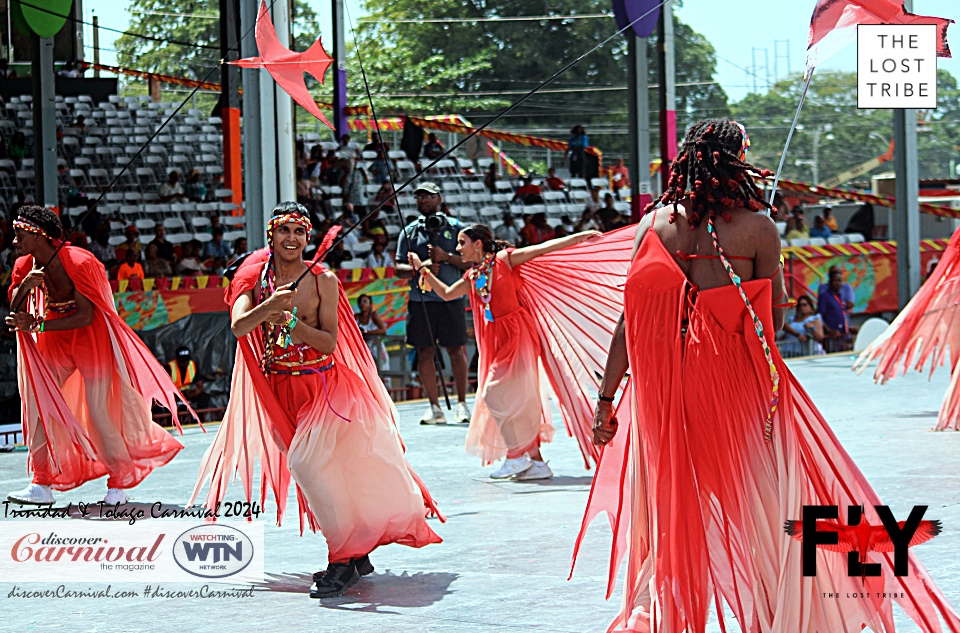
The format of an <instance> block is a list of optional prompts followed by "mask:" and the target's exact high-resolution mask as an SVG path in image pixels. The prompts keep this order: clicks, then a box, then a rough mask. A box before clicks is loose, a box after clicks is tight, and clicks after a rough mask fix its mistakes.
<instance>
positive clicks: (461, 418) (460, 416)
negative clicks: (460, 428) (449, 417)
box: [454, 402, 470, 424]
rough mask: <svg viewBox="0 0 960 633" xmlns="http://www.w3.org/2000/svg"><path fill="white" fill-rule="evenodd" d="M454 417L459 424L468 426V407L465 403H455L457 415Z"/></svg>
mask: <svg viewBox="0 0 960 633" xmlns="http://www.w3.org/2000/svg"><path fill="white" fill-rule="evenodd" d="M454 417H455V418H456V419H457V422H459V423H461V424H470V407H468V406H467V403H466V402H458V403H457V414H456V415H455V416H454Z"/></svg>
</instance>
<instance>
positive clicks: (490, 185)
mask: <svg viewBox="0 0 960 633" xmlns="http://www.w3.org/2000/svg"><path fill="white" fill-rule="evenodd" d="M499 179H500V176H499V175H498V174H497V163H495V162H494V163H490V165H489V166H488V167H487V173H485V174H484V175H483V185H484V186H485V187H486V188H487V190H488V191H489V192H490V193H497V180H499Z"/></svg>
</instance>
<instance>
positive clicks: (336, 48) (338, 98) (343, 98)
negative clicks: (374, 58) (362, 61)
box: [331, 0, 350, 142]
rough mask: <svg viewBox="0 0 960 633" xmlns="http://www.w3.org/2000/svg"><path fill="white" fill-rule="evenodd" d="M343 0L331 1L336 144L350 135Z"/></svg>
mask: <svg viewBox="0 0 960 633" xmlns="http://www.w3.org/2000/svg"><path fill="white" fill-rule="evenodd" d="M343 13H344V11H343V0H333V6H332V13H331V15H332V20H333V51H332V56H333V127H335V128H336V130H337V138H336V140H337V142H339V141H340V138H341V137H342V136H343V135H344V134H349V133H350V128H349V127H347V115H346V113H345V110H346V108H347V44H346V33H347V29H346V27H345V26H344V21H343V17H344V16H343Z"/></svg>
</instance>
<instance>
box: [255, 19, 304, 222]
mask: <svg viewBox="0 0 960 633" xmlns="http://www.w3.org/2000/svg"><path fill="white" fill-rule="evenodd" d="M292 4H293V0H275V2H274V3H273V25H274V26H275V27H276V29H277V39H279V40H280V43H281V44H282V45H283V46H285V47H286V48H290V45H291V44H292V41H291V39H292V38H291V31H290V29H291V26H292V24H291V22H292V20H291V12H290V7H291V5H292ZM269 86H270V87H271V88H272V92H273V111H274V117H275V118H274V125H273V126H272V127H269V128H268V129H266V130H264V131H262V132H261V135H266V134H269V133H272V134H274V135H275V138H276V165H277V193H276V196H277V198H276V202H274V204H273V205H272V206H271V207H270V210H272V209H273V206H276V203H278V202H282V201H284V200H296V199H297V172H296V170H297V163H296V145H295V142H296V126H295V124H294V118H293V99H291V98H290V95H288V94H287V93H286V92H284V91H283V90H282V89H281V88H280V86H278V85H277V83H276V82H275V81H273V80H272V79H271V80H270V83H269ZM261 90H262V85H261Z"/></svg>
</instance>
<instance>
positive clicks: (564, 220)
mask: <svg viewBox="0 0 960 633" xmlns="http://www.w3.org/2000/svg"><path fill="white" fill-rule="evenodd" d="M560 225H561V226H562V227H563V228H564V229H565V230H566V231H567V234H568V235H569V234H571V233H576V230H574V228H573V221H572V220H571V219H570V216H569V215H561V216H560Z"/></svg>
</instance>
